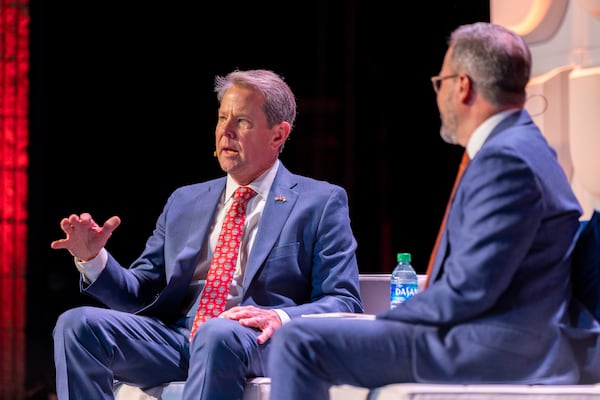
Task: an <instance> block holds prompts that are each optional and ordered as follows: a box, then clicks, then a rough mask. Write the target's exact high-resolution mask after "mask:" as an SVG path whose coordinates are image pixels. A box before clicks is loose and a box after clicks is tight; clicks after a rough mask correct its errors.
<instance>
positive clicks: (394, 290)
mask: <svg viewBox="0 0 600 400" xmlns="http://www.w3.org/2000/svg"><path fill="white" fill-rule="evenodd" d="M397 260H398V264H396V267H395V268H394V270H393V271H392V277H391V281H390V309H392V310H393V309H394V308H396V306H397V305H398V304H400V303H404V302H405V301H406V300H408V299H410V298H411V297H413V296H414V295H415V294H416V293H417V292H418V290H419V278H418V277H417V273H416V272H415V270H414V268H413V267H412V265H411V263H410V261H411V258H410V253H398V255H397Z"/></svg>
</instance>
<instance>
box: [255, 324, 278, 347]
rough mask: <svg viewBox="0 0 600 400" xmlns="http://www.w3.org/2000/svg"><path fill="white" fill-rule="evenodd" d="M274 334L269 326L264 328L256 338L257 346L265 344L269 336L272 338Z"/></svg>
mask: <svg viewBox="0 0 600 400" xmlns="http://www.w3.org/2000/svg"><path fill="white" fill-rule="evenodd" d="M274 332H275V330H274V329H273V328H272V327H271V326H267V327H265V329H263V330H262V331H261V332H260V335H258V336H257V337H256V340H257V341H258V344H264V343H266V342H267V340H269V339H271V336H273V333H274Z"/></svg>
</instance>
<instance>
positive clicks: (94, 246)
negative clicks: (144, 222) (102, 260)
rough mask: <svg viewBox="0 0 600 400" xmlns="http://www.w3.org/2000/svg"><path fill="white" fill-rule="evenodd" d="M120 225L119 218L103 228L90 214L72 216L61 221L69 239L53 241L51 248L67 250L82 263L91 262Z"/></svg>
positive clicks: (112, 219)
mask: <svg viewBox="0 0 600 400" xmlns="http://www.w3.org/2000/svg"><path fill="white" fill-rule="evenodd" d="M120 224H121V219H120V218H119V217H117V216H114V217H110V218H109V219H107V220H106V222H105V223H104V225H103V226H99V225H98V224H97V223H96V222H95V221H94V220H93V219H92V216H91V215H90V214H88V213H83V214H81V215H76V214H71V215H70V216H69V218H63V219H62V220H61V221H60V228H61V229H62V230H63V232H64V233H65V234H66V235H67V237H66V238H64V239H59V240H55V241H53V242H52V243H51V244H50V247H51V248H53V249H67V250H68V251H69V252H70V253H71V255H73V256H74V257H77V258H78V259H80V260H82V261H87V260H91V259H92V258H94V257H96V256H97V255H98V253H99V252H100V250H101V249H102V248H103V247H104V246H105V245H106V242H107V241H108V238H109V237H110V236H111V235H112V232H113V231H114V230H115V229H116V228H117V227H118V226H119V225H120Z"/></svg>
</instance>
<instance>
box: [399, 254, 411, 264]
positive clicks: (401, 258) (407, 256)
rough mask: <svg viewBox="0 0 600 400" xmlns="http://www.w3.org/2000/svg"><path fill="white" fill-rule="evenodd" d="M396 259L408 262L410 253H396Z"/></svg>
mask: <svg viewBox="0 0 600 400" xmlns="http://www.w3.org/2000/svg"><path fill="white" fill-rule="evenodd" d="M396 259H397V260H398V262H405V263H409V262H410V253H398V255H397V256H396Z"/></svg>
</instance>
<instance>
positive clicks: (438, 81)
mask: <svg viewBox="0 0 600 400" xmlns="http://www.w3.org/2000/svg"><path fill="white" fill-rule="evenodd" d="M458 75H459V74H453V75H446V76H440V75H438V76H432V77H431V84H432V85H433V91H434V92H435V93H436V94H437V92H439V91H440V87H441V86H442V81H443V80H444V79H451V78H456V77H457V76H458Z"/></svg>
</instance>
